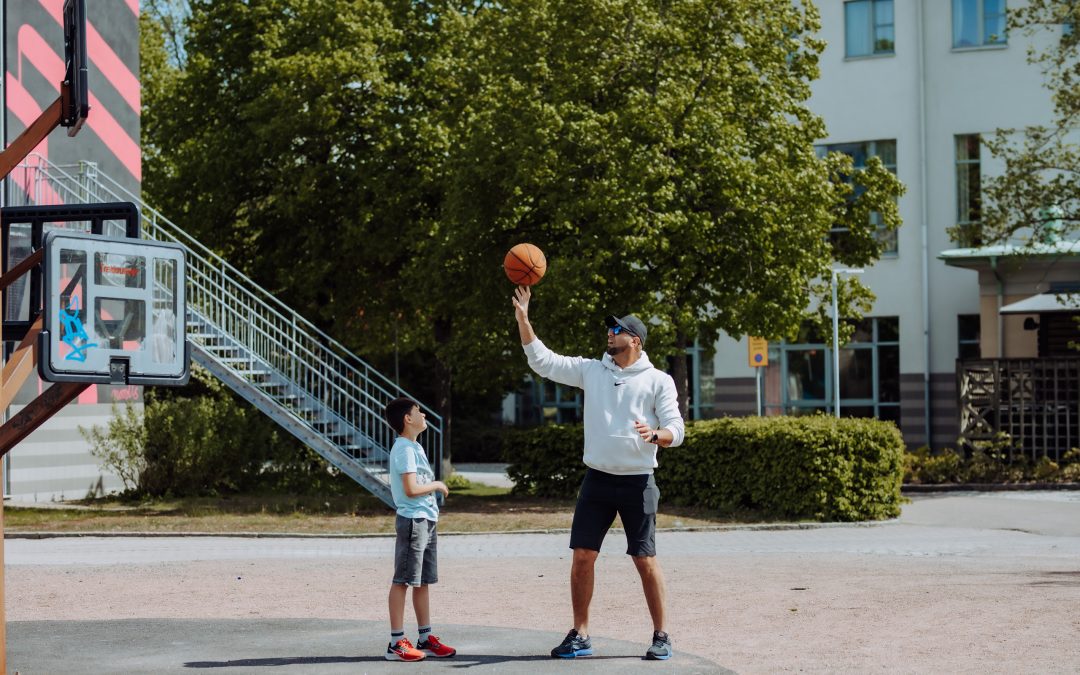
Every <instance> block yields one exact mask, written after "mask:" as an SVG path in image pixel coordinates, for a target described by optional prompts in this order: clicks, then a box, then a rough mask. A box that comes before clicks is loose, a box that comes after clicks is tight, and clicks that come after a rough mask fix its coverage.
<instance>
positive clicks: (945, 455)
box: [904, 445, 965, 484]
mask: <svg viewBox="0 0 1080 675" xmlns="http://www.w3.org/2000/svg"><path fill="white" fill-rule="evenodd" d="M964 472H965V468H964V458H963V457H962V456H961V455H960V453H958V452H957V451H956V450H953V449H952V448H947V449H945V450H944V451H942V452H941V453H939V454H936V455H935V454H932V453H931V451H930V448H928V447H927V446H925V445H924V446H922V447H921V448H918V449H917V450H914V451H912V452H907V453H904V482H905V483H914V484H923V483H926V484H936V483H955V482H959V481H960V480H962V476H963V475H964Z"/></svg>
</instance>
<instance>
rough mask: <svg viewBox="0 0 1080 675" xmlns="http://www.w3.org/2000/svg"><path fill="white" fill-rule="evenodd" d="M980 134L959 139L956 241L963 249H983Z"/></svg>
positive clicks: (957, 150)
mask: <svg viewBox="0 0 1080 675" xmlns="http://www.w3.org/2000/svg"><path fill="white" fill-rule="evenodd" d="M979 145H980V141H979V134H963V135H960V136H957V137H956V233H957V236H956V239H957V243H959V244H960V245H962V246H979V245H981V244H982V237H981V235H980V234H979V227H978V225H979V221H980V220H981V218H982V169H981V168H980V165H979Z"/></svg>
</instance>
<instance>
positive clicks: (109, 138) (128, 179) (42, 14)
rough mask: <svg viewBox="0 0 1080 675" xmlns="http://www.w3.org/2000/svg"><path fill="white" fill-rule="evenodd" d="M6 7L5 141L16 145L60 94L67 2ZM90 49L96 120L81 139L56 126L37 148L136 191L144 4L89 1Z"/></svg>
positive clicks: (24, 0)
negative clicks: (93, 167)
mask: <svg viewBox="0 0 1080 675" xmlns="http://www.w3.org/2000/svg"><path fill="white" fill-rule="evenodd" d="M3 5H4V63H5V68H4V70H5V73H4V103H5V112H6V114H5V116H4V144H5V145H7V144H10V143H11V141H13V140H14V139H15V138H17V137H18V135H19V134H20V133H21V132H22V131H23V130H24V129H25V128H26V127H27V125H29V124H30V123H31V122H33V121H34V120H35V119H36V118H37V116H38V115H39V114H41V112H42V111H43V110H45V108H46V107H48V106H49V104H51V103H52V102H53V101H55V100H56V98H57V96H59V88H58V85H59V83H60V80H61V79H62V77H63V72H64V32H63V23H62V21H63V14H62V13H63V6H64V0H7V1H6V2H4V3H3ZM86 33H87V34H86V52H87V58H88V60H89V84H90V115H89V117H88V118H87V121H86V125H85V126H84V127H83V130H82V131H81V132H80V133H79V135H78V136H77V137H76V138H69V137H68V136H67V133H66V130H65V129H63V128H60V129H57V130H56V131H54V132H53V133H52V134H50V136H49V138H48V139H46V140H45V141H44V142H43V143H42V144H41V145H40V146H39V147H38V148H37V150H36V152H37V153H38V154H40V155H43V156H45V157H46V158H48V160H49V161H50V162H52V163H53V164H58V165H73V164H77V163H78V162H79V161H91V162H95V163H97V165H98V167H99V168H100V170H101V171H103V172H104V173H106V174H107V175H109V176H110V177H112V178H113V179H115V180H117V181H119V182H120V184H121V185H123V186H124V187H125V188H127V189H129V190H132V191H133V192H134V193H135V194H138V192H139V184H140V182H141V180H142V165H141V158H140V150H139V109H140V103H139V100H140V96H139V2H138V0H88V2H87V3H86Z"/></svg>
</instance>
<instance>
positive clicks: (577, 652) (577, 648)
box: [551, 628, 592, 659]
mask: <svg viewBox="0 0 1080 675" xmlns="http://www.w3.org/2000/svg"><path fill="white" fill-rule="evenodd" d="M551 656H552V658H556V659H574V658H577V657H579V656H592V640H590V639H589V638H587V637H581V636H580V635H578V632H577V629H576V628H571V629H570V632H569V633H567V634H566V638H564V639H563V641H562V644H560V645H559V646H558V647H556V648H555V649H552V650H551Z"/></svg>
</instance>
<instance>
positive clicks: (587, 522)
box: [570, 469, 660, 556]
mask: <svg viewBox="0 0 1080 675" xmlns="http://www.w3.org/2000/svg"><path fill="white" fill-rule="evenodd" d="M659 503H660V490H659V489H657V487H656V479H655V478H653V475H652V474H651V473H644V474H636V475H633V476H616V475H614V474H610V473H604V472H603V471H597V470H596V469H589V470H588V471H586V472H585V480H583V481H582V482H581V491H580V492H579V493H578V501H577V508H575V509H574V524H573V526H571V528H570V548H586V549H589V550H590V551H599V550H600V545H601V544H603V543H604V535H606V534H607V532H608V530H609V529H611V525H612V524H613V523H614V522H615V514H618V515H619V518H620V519H622V524H623V529H624V530H626V553H627V555H633V556H654V555H656V507H657V505H658V504H659Z"/></svg>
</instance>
